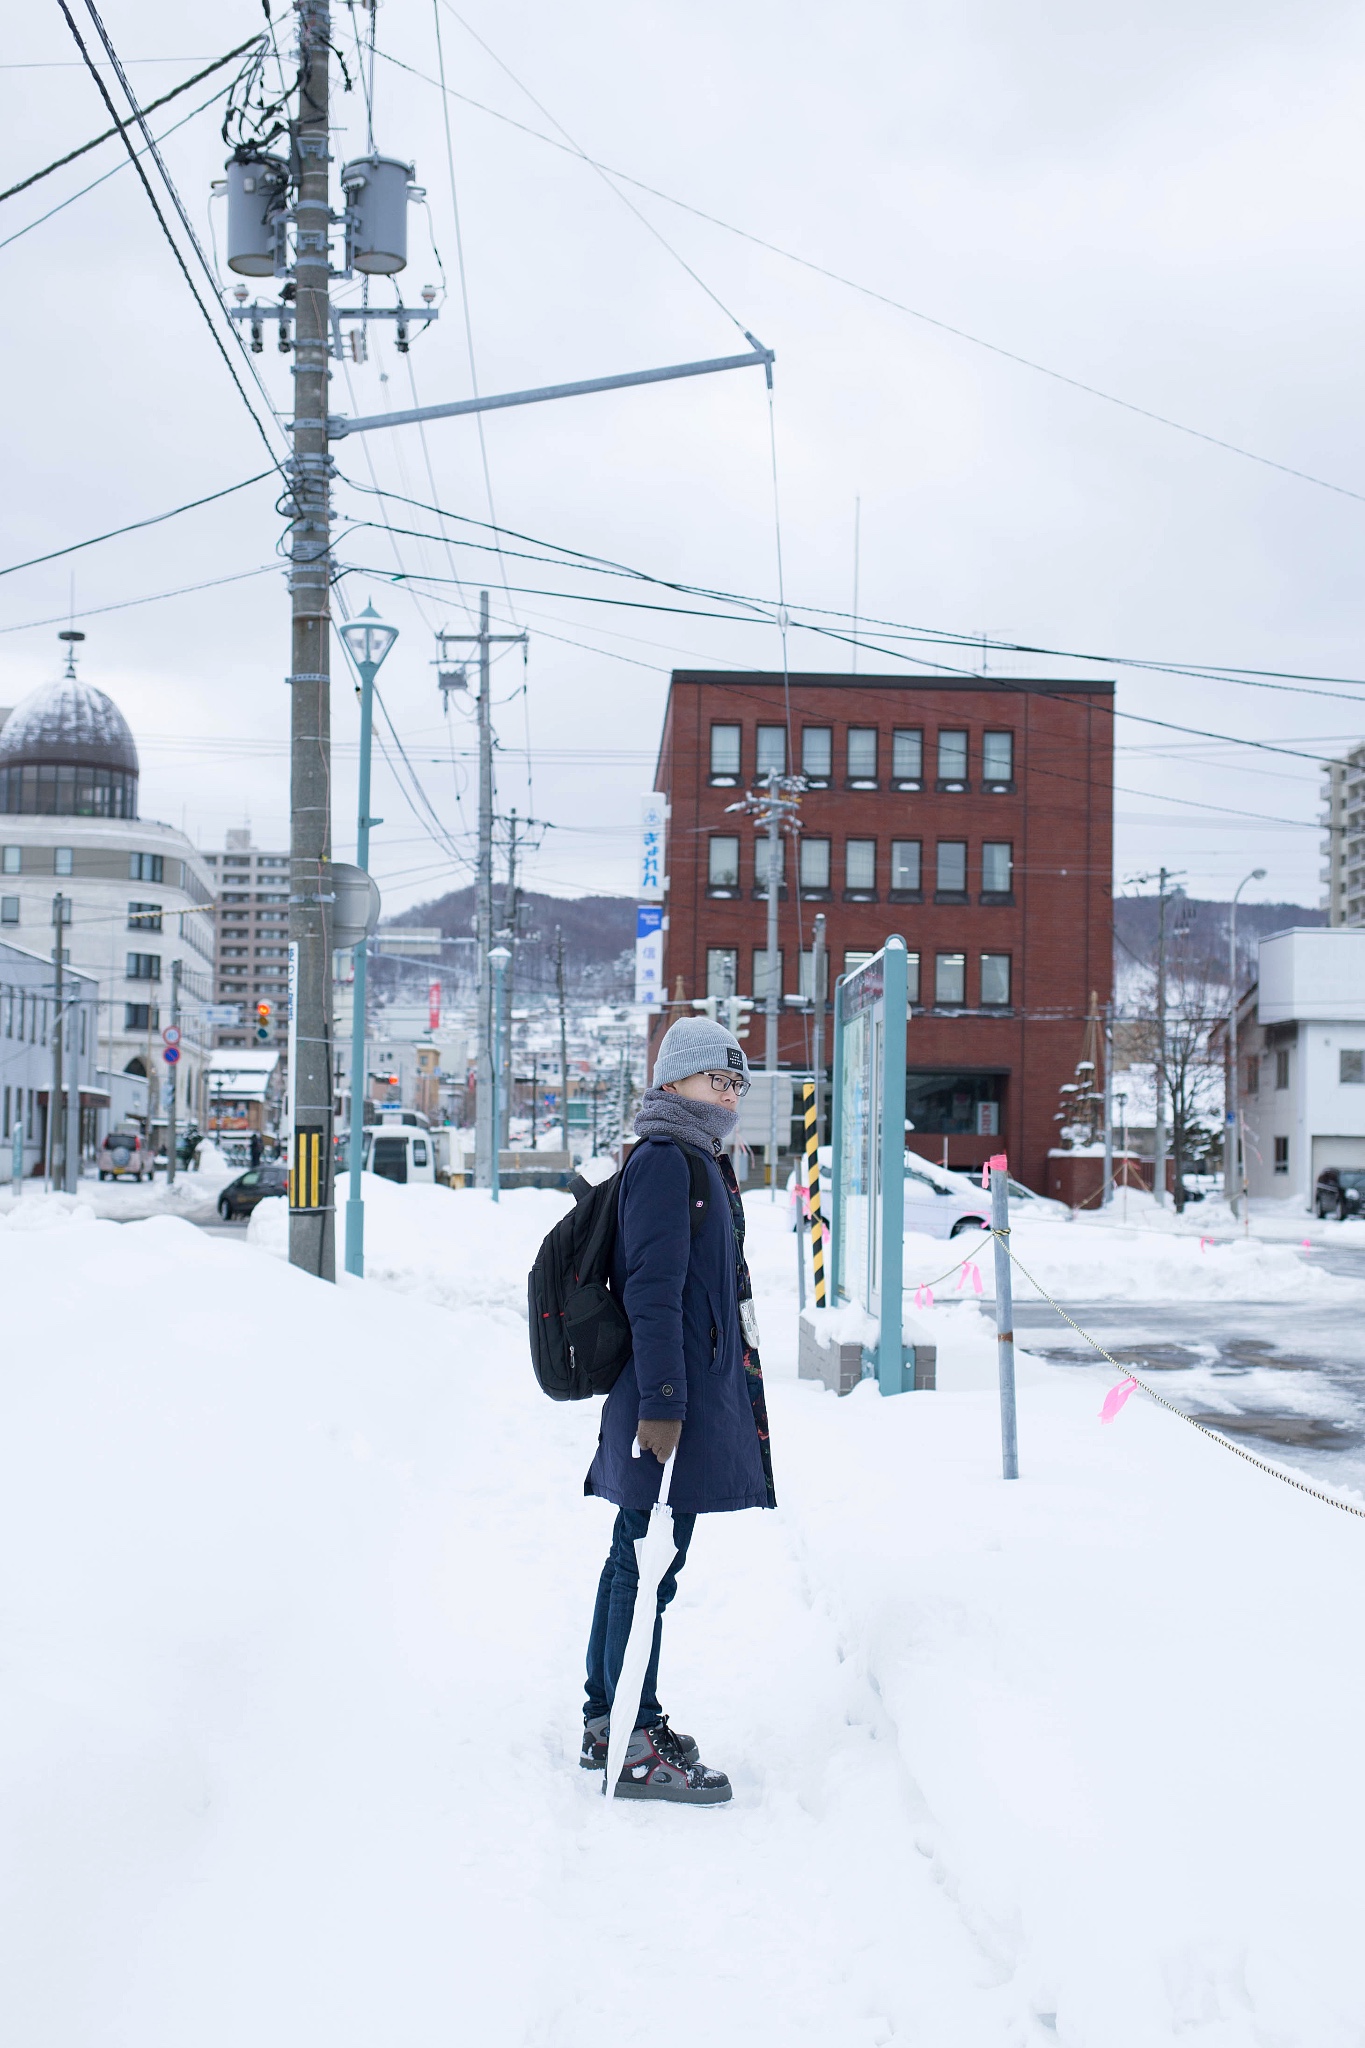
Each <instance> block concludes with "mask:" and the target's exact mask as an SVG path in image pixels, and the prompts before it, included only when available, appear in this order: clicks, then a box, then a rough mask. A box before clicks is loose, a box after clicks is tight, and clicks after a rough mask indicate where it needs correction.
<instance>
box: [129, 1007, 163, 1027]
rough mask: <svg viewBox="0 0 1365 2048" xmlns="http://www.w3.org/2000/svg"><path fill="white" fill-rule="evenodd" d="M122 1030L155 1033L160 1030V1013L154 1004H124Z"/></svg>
mask: <svg viewBox="0 0 1365 2048" xmlns="http://www.w3.org/2000/svg"><path fill="white" fill-rule="evenodd" d="M123 1028H124V1030H125V1031H157V1030H159V1029H160V1028H161V1011H160V1009H159V1008H158V1007H157V1005H156V1004H155V1003H125V1004H124V1005H123Z"/></svg>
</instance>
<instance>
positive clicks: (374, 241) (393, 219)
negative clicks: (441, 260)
mask: <svg viewBox="0 0 1365 2048" xmlns="http://www.w3.org/2000/svg"><path fill="white" fill-rule="evenodd" d="M414 175H415V166H414V165H412V164H403V163H399V161H398V159H397V158H396V157H391V156H358V157H356V158H354V159H353V161H352V162H350V163H348V164H343V165H342V167H341V189H342V191H343V192H344V193H345V194H346V217H347V218H346V225H347V234H348V238H349V249H348V254H349V257H350V263H351V266H352V267H353V268H354V269H356V270H360V271H366V272H369V273H370V274H371V275H375V276H380V277H390V276H392V275H393V273H394V272H395V271H396V270H405V269H406V268H407V262H408V202H409V200H410V199H414V198H418V197H420V196H421V195H420V193H419V191H418V188H417V187H416V186H415V185H414V184H413V182H412V180H413V177H414Z"/></svg>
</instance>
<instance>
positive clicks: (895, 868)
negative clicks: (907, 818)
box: [891, 839, 924, 893]
mask: <svg viewBox="0 0 1365 2048" xmlns="http://www.w3.org/2000/svg"><path fill="white" fill-rule="evenodd" d="M920 850H921V848H920V841H919V840H918V839H893V840H892V842H891V887H892V888H893V889H904V890H908V891H910V892H912V893H913V892H917V891H918V890H920V889H921V888H922V887H923V886H924V885H923V882H922V881H921V879H920Z"/></svg>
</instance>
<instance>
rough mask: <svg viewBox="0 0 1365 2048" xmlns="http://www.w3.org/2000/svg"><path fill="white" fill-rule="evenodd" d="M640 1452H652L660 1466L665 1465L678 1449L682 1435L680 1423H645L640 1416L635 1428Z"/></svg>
mask: <svg viewBox="0 0 1365 2048" xmlns="http://www.w3.org/2000/svg"><path fill="white" fill-rule="evenodd" d="M635 1434H636V1437H637V1438H638V1439H639V1444H640V1449H641V1450H642V1451H653V1453H654V1455H655V1457H656V1458H657V1459H658V1461H659V1463H660V1464H661V1465H666V1464H667V1463H668V1460H669V1458H670V1457H671V1455H672V1454H673V1452H674V1451H676V1450H677V1448H678V1438H679V1437H680V1436H681V1435H682V1424H681V1423H680V1422H647V1421H646V1420H645V1419H644V1417H643V1416H642V1417H641V1419H640V1421H639V1422H638V1423H637V1424H636V1428H635Z"/></svg>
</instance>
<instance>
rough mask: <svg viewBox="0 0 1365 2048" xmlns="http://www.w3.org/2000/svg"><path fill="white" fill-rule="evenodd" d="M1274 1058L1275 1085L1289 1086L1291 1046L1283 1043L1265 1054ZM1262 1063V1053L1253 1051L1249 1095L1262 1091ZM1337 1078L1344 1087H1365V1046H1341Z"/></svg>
mask: <svg viewBox="0 0 1365 2048" xmlns="http://www.w3.org/2000/svg"><path fill="white" fill-rule="evenodd" d="M1272 1058H1273V1059H1274V1062H1275V1086H1276V1087H1277V1088H1287V1087H1288V1086H1289V1047H1288V1046H1287V1045H1282V1046H1280V1047H1279V1048H1278V1049H1277V1050H1276V1051H1275V1052H1274V1053H1273V1054H1271V1053H1267V1054H1266V1055H1265V1059H1266V1060H1267V1061H1269V1060H1270V1059H1272ZM1261 1064H1262V1057H1261V1054H1260V1053H1253V1054H1252V1055H1251V1057H1250V1059H1249V1060H1248V1061H1247V1063H1246V1092H1247V1094H1248V1095H1259V1094H1260V1092H1261ZM1337 1080H1338V1082H1339V1083H1340V1084H1341V1086H1342V1087H1343V1088H1360V1087H1365V1048H1362V1047H1358V1046H1348V1045H1347V1046H1342V1047H1341V1049H1340V1051H1339V1052H1338V1054H1337Z"/></svg>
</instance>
